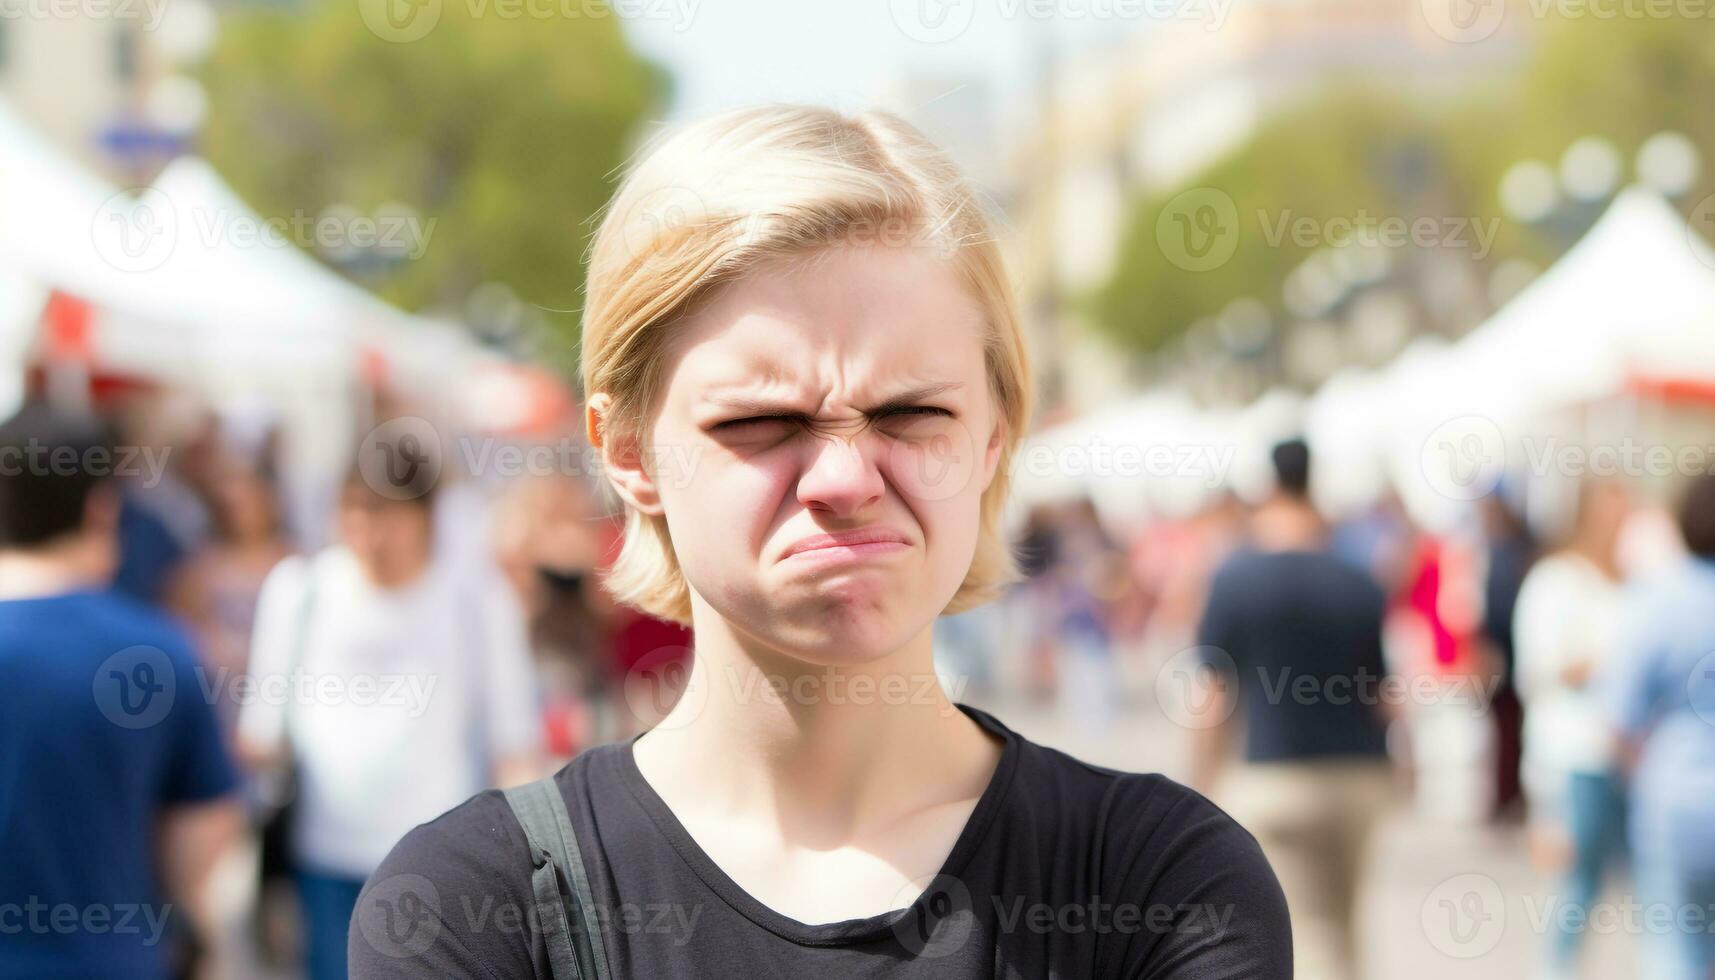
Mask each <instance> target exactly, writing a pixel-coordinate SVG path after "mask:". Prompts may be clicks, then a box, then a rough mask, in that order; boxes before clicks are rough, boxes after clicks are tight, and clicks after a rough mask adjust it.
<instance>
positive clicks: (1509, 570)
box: [1478, 491, 1537, 819]
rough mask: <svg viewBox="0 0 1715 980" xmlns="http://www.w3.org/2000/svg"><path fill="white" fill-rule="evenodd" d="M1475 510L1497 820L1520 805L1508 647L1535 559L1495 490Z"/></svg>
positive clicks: (1519, 726)
mask: <svg viewBox="0 0 1715 980" xmlns="http://www.w3.org/2000/svg"><path fill="white" fill-rule="evenodd" d="M1478 509H1479V512H1480V514H1481V516H1482V522H1483V541H1484V557H1485V558H1486V561H1485V565H1486V569H1485V571H1484V574H1483V619H1482V624H1481V627H1480V629H1479V635H1480V638H1481V640H1482V644H1483V650H1484V652H1485V654H1486V657H1487V659H1488V667H1487V670H1486V673H1488V674H1489V675H1491V676H1492V678H1493V680H1494V682H1495V694H1494V697H1493V699H1492V700H1491V701H1490V705H1489V708H1490V711H1489V716H1490V719H1491V720H1492V721H1493V723H1494V727H1495V773H1494V775H1495V779H1494V793H1495V798H1494V808H1493V811H1492V812H1493V815H1494V816H1495V817H1496V818H1499V819H1516V818H1518V817H1520V816H1522V804H1523V798H1522V795H1521V787H1520V782H1519V760H1520V757H1521V753H1522V752H1523V732H1524V707H1523V705H1522V704H1521V702H1520V701H1519V695H1518V686H1517V683H1516V680H1515V677H1514V674H1515V673H1516V670H1515V666H1516V664H1515V662H1516V659H1517V655H1516V653H1515V651H1514V647H1513V618H1514V616H1513V612H1514V609H1515V607H1516V606H1517V605H1518V596H1519V589H1520V587H1522V586H1523V585H1524V579H1525V573H1527V572H1529V571H1530V567H1531V563H1532V562H1534V561H1535V560H1536V551H1537V545H1536V541H1535V540H1534V539H1533V538H1532V537H1531V533H1530V528H1529V526H1528V525H1526V524H1525V521H1524V518H1523V517H1522V516H1521V515H1520V514H1519V513H1518V512H1517V511H1516V510H1514V509H1513V507H1512V506H1511V505H1510V504H1509V503H1508V502H1507V499H1506V497H1505V496H1504V495H1503V494H1502V493H1500V492H1499V491H1497V492H1495V493H1491V494H1489V495H1488V496H1487V497H1484V498H1483V499H1482V500H1481V502H1480V503H1479V507H1478Z"/></svg>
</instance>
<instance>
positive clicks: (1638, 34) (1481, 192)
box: [1083, 8, 1715, 352]
mask: <svg viewBox="0 0 1715 980" xmlns="http://www.w3.org/2000/svg"><path fill="white" fill-rule="evenodd" d="M1640 9H1641V8H1640ZM1529 28H1530V29H1531V31H1532V32H1533V33H1532V36H1531V38H1530V44H1531V48H1530V50H1529V51H1528V52H1527V56H1526V58H1525V59H1524V62H1523V64H1522V66H1521V69H1520V71H1519V73H1518V75H1517V76H1516V77H1515V78H1511V79H1502V80H1497V79H1494V78H1490V79H1488V80H1486V81H1485V82H1483V83H1482V84H1480V85H1474V86H1473V87H1472V88H1471V89H1470V90H1469V91H1467V92H1465V93H1463V94H1460V95H1456V96H1455V97H1451V98H1449V97H1446V96H1445V95H1444V96H1442V97H1440V98H1438V99H1437V100H1436V101H1433V102H1430V101H1424V100H1415V99H1412V98H1409V97H1407V96H1406V95H1405V94H1404V93H1403V92H1401V91H1398V90H1397V89H1396V88H1393V87H1390V85H1389V83H1388V80H1387V79H1386V78H1385V77H1378V78H1371V79H1368V80H1367V81H1366V82H1365V83H1364V84H1363V85H1361V86H1359V87H1356V88H1354V87H1351V86H1335V85H1330V87H1329V88H1327V89H1325V90H1323V91H1322V92H1320V93H1319V94H1316V95H1314V96H1312V97H1310V98H1308V99H1307V100H1306V101H1305V102H1304V103H1302V104H1301V105H1299V106H1298V107H1297V108H1296V109H1294V110H1291V111H1288V112H1286V113H1284V114H1282V115H1279V116H1276V117H1274V118H1273V119H1271V120H1269V121H1267V122H1265V123H1264V124H1263V125H1262V126H1261V127H1260V128H1259V129H1258V131H1257V132H1256V133H1254V134H1253V135H1252V137H1251V138H1250V139H1249V140H1247V141H1246V142H1245V143H1244V144H1243V145H1241V146H1240V147H1238V148H1237V149H1235V150H1234V151H1233V152H1232V153H1231V154H1229V155H1228V156H1227V157H1225V158H1224V159H1222V160H1220V161H1218V162H1216V163H1215V164H1213V165H1212V166H1210V167H1209V168H1208V169H1207V170H1205V171H1204V172H1203V173H1200V174H1198V175H1196V176H1195V177H1193V178H1191V179H1190V180H1188V181H1187V182H1185V184H1184V185H1182V186H1179V187H1173V188H1166V189H1159V190H1156V191H1154V192H1152V193H1147V194H1143V195H1140V196H1139V197H1138V198H1137V199H1135V200H1134V201H1133V202H1132V204H1131V207H1130V213H1129V216H1128V219H1127V222H1126V227H1125V231H1124V233H1123V235H1122V239H1121V245H1120V250H1119V256H1118V261H1117V262H1116V265H1115V271H1114V273H1113V275H1112V276H1111V277H1110V279H1109V281H1108V282H1106V283H1104V284H1103V285H1102V286H1101V287H1100V288H1098V289H1096V290H1095V291H1093V292H1092V293H1091V294H1090V295H1089V296H1087V297H1084V298H1083V300H1084V302H1085V303H1086V304H1087V309H1088V311H1089V313H1090V315H1091V318H1092V319H1093V320H1094V321H1095V322H1096V323H1097V324H1098V325H1099V327H1100V328H1101V329H1103V330H1104V331H1105V332H1107V333H1108V334H1110V335H1111V336H1112V337H1114V338H1115V339H1117V340H1119V341H1121V342H1122V343H1125V344H1127V345H1129V346H1131V347H1133V348H1134V349H1137V350H1139V351H1140V352H1151V351H1156V350H1159V349H1161V348H1162V347H1163V346H1165V345H1167V344H1168V343H1170V342H1172V341H1173V340H1175V339H1176V338H1178V337H1180V336H1181V335H1182V334H1183V333H1184V331H1185V330H1186V328H1187V327H1188V326H1190V325H1191V324H1192V323H1194V322H1196V321H1198V320H1199V319H1201V318H1204V317H1207V316H1210V315H1212V314H1215V313H1217V312H1219V311H1220V310H1221V309H1222V308H1224V307H1225V306H1226V305H1227V304H1228V303H1230V302H1231V301H1232V300H1233V299H1235V298H1238V297H1240V296H1253V297H1257V298H1259V299H1262V300H1264V301H1265V302H1267V303H1268V304H1269V305H1270V306H1271V307H1276V308H1278V307H1279V305H1280V296H1281V287H1282V285H1283V282H1284V280H1285V277H1286V275H1287V274H1288V273H1289V272H1290V271H1291V270H1292V269H1294V268H1296V267H1297V266H1298V264H1299V263H1301V262H1302V261H1303V260H1304V259H1305V257H1306V256H1307V254H1308V252H1309V251H1310V250H1309V249H1306V248H1303V247H1300V246H1299V245H1297V244H1296V243H1295V242H1293V241H1292V240H1291V238H1290V237H1288V238H1285V239H1282V240H1280V241H1279V242H1278V243H1271V242H1270V241H1268V236H1266V235H1262V234H1260V231H1261V227H1260V226H1259V222H1258V215H1259V214H1260V215H1263V216H1265V218H1268V219H1272V220H1278V218H1279V216H1280V215H1282V214H1288V213H1290V214H1292V215H1295V216H1302V217H1308V218H1311V219H1313V220H1317V221H1321V220H1324V219H1326V218H1329V217H1336V216H1350V215H1353V214H1355V213H1356V212H1357V211H1359V210H1360V209H1367V210H1368V211H1369V212H1370V213H1371V214H1376V213H1378V212H1379V213H1381V214H1385V215H1390V216H1403V217H1407V218H1410V217H1412V216H1416V215H1432V216H1433V215H1444V216H1459V217H1470V218H1477V219H1482V220H1489V219H1493V218H1497V217H1501V210H1500V205H1499V201H1498V200H1497V193H1496V190H1497V188H1498V186H1499V184H1500V181H1501V178H1502V176H1503V175H1504V174H1505V172H1506V170H1507V168H1508V167H1509V166H1511V165H1512V164H1513V163H1515V162H1517V161H1520V160H1523V159H1536V160H1541V161H1543V162H1545V163H1548V164H1549V165H1550V166H1555V165H1557V164H1558V163H1559V160H1560V157H1561V155H1562V154H1563V153H1564V152H1565V151H1566V148H1567V147H1568V146H1569V145H1571V143H1572V142H1573V141H1574V140H1576V139H1578V138H1580V137H1583V136H1587V135H1598V136H1603V137H1606V138H1608V139H1610V140H1612V141H1613V142H1614V143H1615V145H1616V146H1617V147H1618V149H1619V150H1620V152H1621V154H1622V156H1623V158H1624V162H1625V166H1626V171H1627V172H1626V174H1625V179H1627V180H1630V179H1633V177H1634V176H1635V175H1634V174H1633V173H1632V172H1631V167H1632V161H1633V159H1634V158H1635V155H1636V151H1637V149H1638V148H1639V146H1640V145H1641V144H1642V143H1643V141H1644V140H1645V139H1647V138H1648V137H1649V136H1650V135H1652V134H1654V133H1657V132H1660V131H1663V130H1676V131H1679V132H1683V133H1685V134H1686V135H1688V136H1690V137H1691V139H1692V141H1693V142H1694V143H1695V144H1696V145H1697V147H1698V148H1699V149H1700V150H1701V151H1702V156H1703V160H1704V168H1703V176H1702V179H1701V180H1700V181H1699V186H1698V187H1696V188H1694V189H1693V190H1692V191H1691V192H1690V193H1688V194H1686V195H1685V197H1684V199H1683V200H1682V201H1681V202H1680V203H1681V205H1682V207H1684V208H1686V209H1689V208H1690V207H1691V205H1692V204H1694V203H1695V202H1697V201H1699V200H1701V199H1702V198H1703V197H1704V196H1706V195H1708V194H1710V193H1712V192H1715V111H1712V110H1711V108H1710V103H1709V100H1708V93H1709V92H1711V91H1715V20H1711V19H1708V18H1681V17H1652V16H1631V17H1618V18H1615V17H1606V18H1598V17H1595V16H1582V17H1564V16H1554V15H1551V16H1549V17H1546V18H1544V19H1542V20H1540V21H1532V22H1531V23H1530V24H1529ZM1196 187H1212V188H1215V189H1217V190H1220V191H1222V192H1224V193H1226V194H1227V195H1228V196H1230V197H1231V198H1232V199H1233V201H1234V203H1235V205H1236V207H1237V211H1238V215H1239V228H1240V232H1241V234H1240V237H1239V239H1238V242H1237V246H1236V248H1235V249H1234V251H1233V254H1232V257H1231V258H1230V259H1228V260H1227V261H1226V262H1225V263H1224V264H1222V265H1220V266H1218V267H1216V268H1213V269H1208V270H1205V271H1187V270H1186V269H1184V268H1181V267H1178V266H1175V265H1174V264H1173V263H1172V262H1171V261H1170V260H1169V259H1168V257H1167V256H1165V255H1164V254H1163V251H1162V247H1161V246H1160V244H1159V243H1158V241H1157V238H1156V234H1157V225H1158V222H1159V221H1161V220H1162V214H1163V211H1164V209H1165V208H1166V207H1167V205H1168V204H1169V203H1170V202H1171V201H1172V200H1173V199H1174V198H1175V197H1176V196H1178V195H1179V194H1180V193H1181V192H1183V191H1184V190H1186V189H1189V188H1196ZM1585 210H1586V213H1585V214H1583V215H1581V216H1579V217H1581V218H1582V219H1583V220H1589V219H1591V218H1593V217H1594V216H1595V211H1596V210H1597V209H1594V208H1588V209H1585ZM1169 217H1170V218H1171V215H1169ZM1499 229H1500V231H1499V236H1498V237H1497V239H1496V242H1495V246H1494V249H1493V251H1492V252H1491V253H1489V254H1488V255H1487V256H1485V257H1484V258H1483V260H1482V261H1483V262H1484V263H1487V264H1489V265H1493V264H1494V263H1497V262H1499V261H1501V260H1503V259H1506V258H1508V257H1512V256H1523V257H1527V258H1530V259H1531V260H1533V261H1535V262H1536V263H1537V264H1539V265H1545V264H1547V263H1549V262H1552V261H1553V260H1554V259H1555V258H1556V257H1557V256H1558V254H1559V253H1560V251H1561V250H1563V249H1564V248H1565V247H1566V246H1567V244H1568V243H1569V238H1568V236H1567V234H1566V233H1565V227H1564V224H1563V225H1562V226H1561V229H1560V230H1559V231H1557V232H1549V231H1547V230H1545V229H1538V228H1532V227H1528V226H1521V225H1519V224H1517V223H1515V222H1511V221H1502V222H1501V223H1500V226H1499ZM1473 261H1475V259H1474V258H1473Z"/></svg>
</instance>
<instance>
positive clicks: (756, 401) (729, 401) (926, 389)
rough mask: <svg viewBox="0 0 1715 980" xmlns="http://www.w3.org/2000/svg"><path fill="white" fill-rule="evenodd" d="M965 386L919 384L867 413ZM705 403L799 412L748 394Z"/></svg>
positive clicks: (739, 408) (754, 410) (956, 383)
mask: <svg viewBox="0 0 1715 980" xmlns="http://www.w3.org/2000/svg"><path fill="white" fill-rule="evenodd" d="M964 386H965V384H964V382H962V381H941V382H937V383H935V384H927V385H921V386H919V387H916V388H912V389H910V390H908V391H902V392H900V393H899V394H897V395H894V396H892V397H891V398H888V399H887V400H886V401H884V402H882V403H881V404H879V405H876V406H875V407H874V408H871V409H868V410H867V414H874V413H878V412H886V411H889V410H892V409H896V408H909V407H911V406H913V405H917V404H919V403H921V402H923V401H925V400H927V399H930V398H934V397H935V396H936V395H942V394H945V393H947V392H949V391H956V390H958V389H960V388H963V387H964ZM704 401H705V402H706V403H707V404H710V405H716V406H719V407H721V408H726V409H732V410H735V411H739V412H746V413H751V414H756V415H794V414H801V413H800V410H799V409H798V408H796V407H795V406H793V405H791V404H789V403H786V402H779V401H770V400H768V399H766V398H753V397H751V396H749V395H714V396H712V397H709V398H706V399H704Z"/></svg>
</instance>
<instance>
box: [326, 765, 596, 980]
mask: <svg viewBox="0 0 1715 980" xmlns="http://www.w3.org/2000/svg"><path fill="white" fill-rule="evenodd" d="M615 750H616V747H615V746H613V745H603V746H597V747H595V748H592V749H588V750H586V751H585V752H583V753H581V754H580V755H579V756H578V757H577V758H575V759H573V760H572V761H571V762H569V763H567V764H566V765H565V766H564V767H562V768H561V769H560V770H559V771H558V772H557V773H555V774H554V782H555V784H556V785H558V786H559V787H560V790H561V792H562V793H565V794H566V795H567V796H568V809H569V810H570V811H571V812H572V814H573V823H574V825H576V824H578V822H579V821H578V818H577V813H578V811H579V809H580V805H579V800H578V799H577V798H578V797H582V796H587V795H588V793H589V791H590V779H591V771H592V767H595V766H598V765H599V763H600V760H602V759H604V758H605V757H606V756H608V755H609V754H611V753H612V752H613V751H615ZM580 836H581V835H580ZM532 871H533V865H532V862H531V857H530V848H529V844H528V842H527V841H526V839H525V836H524V829H523V827H522V826H521V825H520V824H519V822H518V818H517V817H516V816H515V815H514V813H513V811H512V806H511V804H510V803H508V802H507V799H506V795H505V793H504V792H502V791H501V790H498V789H490V790H485V791H483V792H481V793H478V794H476V795H475V796H473V797H471V798H470V799H468V800H466V801H465V802H463V803H461V804H459V805H458V806H455V807H453V808H452V809H451V810H448V811H447V812H445V813H443V814H441V815H440V816H438V817H436V818H435V819H433V820H430V821H428V822H426V823H422V824H418V825H417V826H416V827H414V828H412V829H411V830H410V831H409V832H407V833H406V834H405V836H404V837H402V838H400V840H399V842H398V843H397V844H395V845H394V846H393V849H392V850H391V851H390V852H388V854H387V857H386V858H385V859H384V860H383V861H382V862H381V864H380V866H379V867H378V868H377V869H376V870H375V872H374V873H373V874H372V875H370V877H369V880H368V881H367V882H366V883H365V884H364V887H363V891H362V893H361V894H360V896H359V898H358V907H357V911H356V913H355V914H354V915H353V917H352V924H353V927H354V928H353V929H352V930H351V934H350V940H349V950H350V958H351V962H352V964H353V967H354V970H353V974H352V975H353V976H354V977H371V978H376V977H405V976H412V977H416V976H459V977H483V978H486V977H493V978H502V977H516V976H531V975H533V974H535V973H539V971H537V970H536V966H535V965H536V964H537V963H538V962H539V961H542V956H543V955H544V954H543V950H542V949H539V948H538V947H539V946H540V942H539V938H538V937H537V933H536V928H535V925H534V922H535V911H534V910H535V896H534V891H533V889H532V882H531V873H532ZM407 917H409V918H412V919H414V920H415V921H417V922H418V923H419V926H418V928H417V930H416V931H412V930H411V929H410V928H408V923H406V921H405V919H406V918H407ZM401 937H404V938H401ZM542 962H545V961H542Z"/></svg>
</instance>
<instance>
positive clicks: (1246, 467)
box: [1012, 390, 1302, 526]
mask: <svg viewBox="0 0 1715 980" xmlns="http://www.w3.org/2000/svg"><path fill="white" fill-rule="evenodd" d="M1301 409H1302V399H1300V398H1299V396H1297V395H1294V394H1291V393H1289V392H1286V391H1271V392H1268V393H1267V394H1265V395H1263V396H1262V397H1261V398H1259V399H1257V400H1256V401H1255V402H1253V403H1252V404H1250V405H1247V406H1245V407H1243V408H1237V409H1223V410H1210V409H1205V408H1200V407H1198V406H1197V404H1196V403H1195V402H1193V401H1192V400H1191V399H1190V398H1189V397H1188V396H1186V395H1184V394H1183V393H1180V392H1177V391H1170V390H1160V391H1152V392H1148V393H1146V394H1144V395H1141V396H1139V397H1137V398H1135V399H1132V400H1130V401H1126V402H1122V403H1120V404H1118V405H1115V406H1113V407H1112V408H1109V409H1106V410H1103V411H1101V412H1097V413H1095V414H1093V415H1089V416H1085V417H1083V418H1080V419H1076V420H1073V421H1070V422H1067V423H1064V424H1062V425H1059V426H1055V427H1054V428H1051V429H1047V430H1044V431H1042V432H1039V433H1036V434H1035V435H1033V436H1031V437H1030V438H1028V439H1026V440H1025V442H1024V445H1023V446H1022V447H1021V449H1020V452H1019V455H1018V458H1017V460H1016V461H1015V463H1014V470H1013V495H1012V496H1013V502H1014V508H1015V510H1014V511H1013V514H1014V516H1015V518H1017V517H1021V516H1022V514H1023V513H1024V512H1025V511H1026V510H1027V509H1028V508H1029V507H1030V506H1033V505H1036V504H1044V503H1051V502H1054V501H1061V500H1067V499H1071V498H1074V497H1078V496H1088V497H1089V498H1090V500H1091V501H1092V502H1093V503H1094V504H1095V506H1096V509H1097V511H1098V512H1100V513H1101V515H1102V516H1103V518H1104V519H1105V520H1108V521H1110V522H1112V523H1113V524H1114V525H1115V526H1135V525H1136V524H1138V523H1140V522H1142V521H1144V520H1146V519H1148V518H1151V517H1157V516H1182V515H1185V514H1187V513H1189V512H1191V511H1192V510H1194V509H1195V508H1196V507H1198V506H1199V505H1201V504H1202V503H1203V502H1205V501H1206V500H1208V499H1209V498H1210V497H1211V496H1212V495H1214V494H1215V493H1216V492H1218V491H1220V490H1222V489H1233V490H1236V491H1238V492H1239V493H1240V494H1242V495H1246V496H1250V497H1255V496H1256V495H1258V494H1259V493H1261V492H1262V491H1264V490H1266V488H1267V485H1268V481H1269V479H1270V474H1269V461H1268V451H1269V449H1270V447H1272V446H1273V444H1274V443H1275V442H1277V441H1279V440H1280V439H1282V438H1285V437H1287V436H1289V435H1292V434H1294V433H1295V432H1296V431H1297V427H1298V424H1299V419H1300V414H1301Z"/></svg>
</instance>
